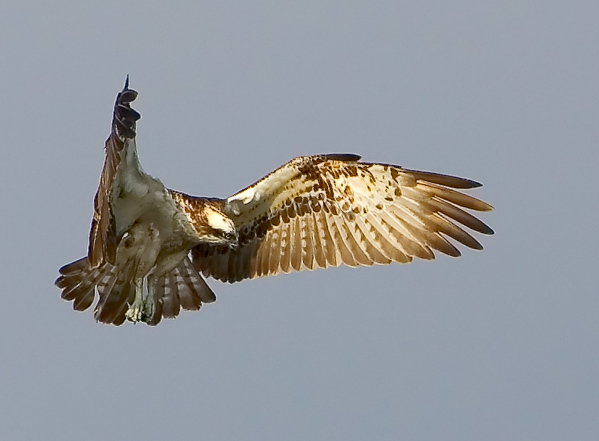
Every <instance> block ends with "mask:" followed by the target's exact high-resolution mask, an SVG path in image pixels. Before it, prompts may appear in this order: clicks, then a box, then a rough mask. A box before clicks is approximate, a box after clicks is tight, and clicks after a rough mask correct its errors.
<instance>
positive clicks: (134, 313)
mask: <svg viewBox="0 0 599 441" xmlns="http://www.w3.org/2000/svg"><path fill="white" fill-rule="evenodd" d="M128 83H129V81H128V79H127V82H126V83H125V87H124V89H123V91H121V92H120V93H119V94H118V96H117V99H116V103H115V106H114V113H113V120H112V130H111V133H110V136H109V137H108V139H107V140H106V156H105V162H104V168H103V170H102V175H101V178H100V185H99V187H98V191H97V193H96V197H95V200H94V216H93V220H92V225H91V231H90V238H89V248H88V254H87V256H86V257H84V258H82V259H79V260H77V261H75V262H72V263H70V264H68V265H65V266H64V267H62V268H61V269H60V274H61V275H60V277H59V278H58V279H57V280H56V285H57V286H58V287H59V288H61V289H62V298H63V299H65V300H68V301H72V302H73V308H74V309H76V310H81V311H82V310H85V309H87V308H89V307H90V306H91V305H92V303H93V302H94V300H95V299H96V297H97V298H98V301H97V303H96V306H95V312H94V317H95V318H96V320H98V321H100V322H103V323H111V324H115V325H120V324H122V323H123V322H124V321H125V320H126V319H128V320H130V321H132V322H139V321H142V322H145V323H147V324H150V325H156V324H158V323H159V322H160V320H161V319H162V317H166V318H172V317H176V316H177V315H178V314H179V312H180V310H181V309H184V310H197V309H200V307H201V305H202V304H203V303H210V302H213V301H214V300H216V297H215V295H214V293H213V292H212V290H211V289H210V287H209V286H208V285H207V283H206V282H205V280H204V278H203V277H202V274H203V275H204V276H206V277H214V278H215V279H219V280H222V281H225V282H238V281H241V280H243V279H251V278H255V277H265V276H274V275H277V274H281V273H289V272H292V271H303V270H306V269H309V270H312V269H316V268H327V267H330V266H339V265H341V264H344V265H348V266H360V265H373V264H388V263H391V262H399V263H407V262H410V261H411V260H412V259H413V258H414V257H417V258H421V259H434V257H435V254H434V251H435V250H436V251H439V252H441V253H444V254H447V255H449V256H453V257H456V256H459V255H460V251H459V250H458V248H456V246H455V245H454V243H453V242H458V243H460V244H462V245H464V246H466V247H469V248H473V249H482V246H481V245H480V243H479V242H478V241H477V240H476V239H475V238H474V237H473V236H472V234H471V232H469V231H467V230H466V229H468V230H472V231H475V232H478V233H482V234H493V230H491V228H489V227H488V226H487V225H486V224H484V223H483V222H481V221H480V220H479V219H477V218H476V217H474V216H473V215H472V214H470V213H469V212H468V211H466V210H474V211H489V210H491V209H492V207H491V206H490V205H489V204H487V203H486V202H483V201H481V200H479V199H476V198H474V197H472V196H469V195H467V194H466V193H464V192H462V191H460V190H464V189H470V188H474V187H479V186H480V184H479V183H477V182H475V181H471V180H469V179H464V178H458V177H454V176H447V175H442V174H437V173H429V172H422V171H416V170H409V169H404V168H401V167H399V166H395V165H389V164H377V163H366V162H360V156H358V155H353V154H326V155H316V156H302V157H298V158H295V159H293V160H291V161H289V162H288V163H287V164H285V165H283V166H282V167H280V168H278V169H277V170H275V171H273V172H272V173H270V174H269V175H267V176H266V177H264V178H262V179H261V180H259V181H258V182H256V183H254V184H252V185H250V186H249V187H247V188H245V189H244V190H242V191H240V192H238V193H236V194H234V195H233V196H230V197H228V198H226V199H218V198H205V197H194V196H189V195H187V194H185V193H181V192H178V191H174V190H170V189H168V188H166V187H165V186H164V185H163V184H162V183H161V182H160V181H159V180H158V179H155V178H153V177H151V176H149V175H148V174H146V173H145V172H144V171H143V169H142V167H141V165H140V162H139V158H138V156H137V147H136V143H135V136H136V122H137V120H139V119H140V115H139V113H137V112H136V111H135V110H133V109H132V108H131V105H130V103H131V102H132V101H134V100H135V98H136V97H137V92H135V91H134V90H132V89H129V84H128ZM465 228H466V229H465ZM450 239H451V240H450Z"/></svg>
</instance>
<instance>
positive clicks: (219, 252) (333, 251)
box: [192, 154, 493, 282]
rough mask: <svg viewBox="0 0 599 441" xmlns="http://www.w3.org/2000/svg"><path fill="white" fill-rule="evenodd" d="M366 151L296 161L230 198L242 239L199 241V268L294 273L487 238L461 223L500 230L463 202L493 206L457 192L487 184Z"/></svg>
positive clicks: (425, 253) (228, 207) (229, 273)
mask: <svg viewBox="0 0 599 441" xmlns="http://www.w3.org/2000/svg"><path fill="white" fill-rule="evenodd" d="M359 160H360V157H359V156H358V155H351V154H334V155H320V156H306V157H299V158H295V159H293V160H292V161H290V162H288V163H287V164H285V165H284V166H282V167H281V168H279V169H277V170H275V171H274V172H272V173H271V174H269V175H268V176H266V177H265V178H263V179H262V180H260V181H258V182H257V183H255V184H253V185H251V186H249V187H248V188H246V189H244V190H242V191H241V192H239V193H237V194H235V195H233V196H231V197H229V198H228V199H227V200H226V202H225V212H226V214H227V215H229V216H230V217H231V218H232V219H233V220H234V222H235V224H236V226H237V228H238V231H239V246H238V247H237V248H229V247H224V246H211V245H205V244H203V245H198V246H196V247H195V248H194V249H193V250H192V258H193V262H194V265H195V267H196V268H197V269H198V270H200V271H202V272H203V273H204V275H206V276H212V277H214V278H216V279H220V280H223V281H227V282H237V281H240V280H243V279H246V278H254V277H264V276H273V275H277V274H281V273H288V272H292V271H302V270H306V269H310V270H312V269H316V268H327V267H329V266H338V265H341V264H345V265H348V266H358V265H373V264H388V263H391V262H399V263H407V262H410V261H411V260H412V258H413V257H418V258H422V259H434V257H435V255H434V252H433V250H437V251H440V252H442V253H444V254H447V255H449V256H454V257H456V256H459V255H460V251H459V250H458V249H457V248H456V247H455V246H454V245H453V244H452V243H451V242H450V241H449V240H448V238H451V239H454V240H455V241H457V242H459V243H461V244H463V245H465V246H467V247H469V248H473V249H482V246H481V244H480V243H479V242H478V241H477V240H476V239H475V238H474V237H473V236H472V235H471V234H470V233H469V232H467V231H466V230H464V229H463V228H462V227H461V226H460V224H461V225H462V226H465V227H467V228H469V229H471V230H474V231H476V232H479V233H482V234H493V230H491V228H489V227H488V226H487V225H485V224H484V223H483V222H481V221H480V220H478V219H477V218H475V217H474V216H473V215H471V214H470V213H468V212H467V211H465V210H464V209H469V210H475V211H489V210H491V209H492V207H491V206H490V205H489V204H487V203H485V202H483V201H480V200H478V199H476V198H474V197H472V196H469V195H467V194H465V193H463V192H461V191H456V190H454V189H468V188H474V187H479V186H480V184H479V183H478V182H475V181H471V180H469V179H463V178H458V177H454V176H446V175H441V174H436V173H428V172H421V171H415V170H407V169H403V168H401V167H398V166H394V165H388V164H371V163H362V162H359Z"/></svg>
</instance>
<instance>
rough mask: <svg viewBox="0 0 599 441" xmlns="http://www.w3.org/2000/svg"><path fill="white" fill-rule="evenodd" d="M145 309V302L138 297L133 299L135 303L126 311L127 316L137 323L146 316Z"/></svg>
mask: <svg viewBox="0 0 599 441" xmlns="http://www.w3.org/2000/svg"><path fill="white" fill-rule="evenodd" d="M143 311H144V304H143V302H142V301H138V299H135V300H134V301H133V304H132V305H131V306H130V307H129V309H128V310H127V312H126V313H125V317H126V318H127V320H129V321H130V322H133V323H137V322H140V321H143V316H144V313H143Z"/></svg>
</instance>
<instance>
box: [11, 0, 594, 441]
mask: <svg viewBox="0 0 599 441" xmlns="http://www.w3.org/2000/svg"><path fill="white" fill-rule="evenodd" d="M89 3H91V2H77V1H54V2H40V1H31V2H8V4H5V5H3V7H2V14H1V15H0V60H1V61H0V78H1V80H2V81H0V98H1V103H2V105H1V106H0V127H1V131H2V143H1V145H2V147H1V148H2V153H3V155H2V158H3V159H2V161H0V180H1V184H2V188H3V189H4V191H3V192H2V196H1V200H2V206H3V209H2V212H1V214H0V219H1V225H2V228H1V229H0V243H1V244H2V248H1V250H2V251H1V252H0V263H1V265H0V268H1V270H0V271H1V272H2V280H3V287H2V298H3V314H2V315H3V319H2V321H1V322H0V354H1V355H0V357H1V359H2V361H1V362H0V415H1V416H0V421H1V422H0V438H2V439H6V440H32V439H61V440H64V441H69V440H82V439H85V440H92V441H93V440H106V439H116V440H119V439H131V438H134V439H135V438H142V437H143V438H146V439H181V440H186V439H206V440H241V439H243V440H270V439H272V440H281V439H285V440H332V439H342V440H348V441H350V440H364V439H376V440H397V439H406V440H433V439H443V440H460V441H463V440H477V441H479V440H485V441H487V440H498V441H499V440H502V441H503V440H544V441H547V440H564V439H577V440H596V439H599V380H598V379H597V373H598V372H599V351H597V347H598V346H597V345H598V341H599V296H598V286H599V283H598V282H599V276H598V272H599V271H598V269H599V268H597V249H598V245H599V234H598V233H597V231H596V225H597V223H598V220H599V209H598V208H597V200H598V197H597V195H596V193H597V184H596V179H594V178H595V176H596V174H597V168H598V166H599V153H598V147H597V141H598V139H599V133H598V132H599V130H598V127H599V124H598V119H597V118H598V116H599V106H598V103H599V57H598V56H597V42H598V41H599V27H598V26H597V20H598V17H599V3H597V2H593V1H589V2H582V1H573V2H548V1H525V0H518V1H503V2H480V1H463V0H456V1H452V2H442V1H419V2H400V1H378V2H372V1H369V2H366V1H363V2H358V1H351V2H343V1H335V0H318V1H313V0H303V1H301V2H298V1H293V2H287V1H279V2H273V1H255V2H247V1H226V0H218V1H199V2H198V1H193V2H192V1H190V2H181V1H173V2H141V1H130V2H116V1H104V2H96V4H95V5H90V4H89ZM167 5H168V6H167ZM126 74H130V75H131V85H132V87H133V88H134V89H136V90H138V91H139V93H140V96H139V99H138V101H137V102H136V106H135V108H136V109H137V110H138V111H139V112H141V114H142V115H143V118H142V120H141V121H140V123H139V126H138V133H139V136H138V146H139V151H140V156H141V160H142V163H143V165H144V168H145V169H146V171H147V172H149V173H150V174H152V175H154V176H157V177H159V178H160V179H161V180H162V181H163V182H164V183H165V184H166V185H167V186H169V187H170V188H174V189H178V190H182V191H185V192H188V193H192V194H198V195H211V196H221V197H224V196H228V195H230V194H232V193H233V192H235V191H237V190H239V189H241V188H243V187H244V186H246V185H248V184H250V183H252V182H254V181H255V180H257V179H258V178H260V177H262V176H263V175H264V174H266V173H267V172H269V171H271V170H272V169H274V168H275V167H277V166H279V165H281V164H283V163H284V162H286V161H287V160H288V159H290V158H292V157H294V156H299V155H305V154H313V153H324V152H351V153H361V154H362V155H363V156H364V158H365V159H366V160H368V161H382V162H388V163H395V164H399V165H403V166H406V167H409V168H418V169H424V170H429V171H436V172H443V173H449V174H455V175H458V176H464V177H469V178H472V179H476V180H480V181H481V182H483V183H484V187H483V188H482V189H479V190H477V191H475V193H474V194H475V195H476V196H478V197H481V198H483V199H485V200H487V201H488V202H490V203H492V204H493V205H494V206H495V208H496V210H495V211H494V212H493V213H490V214H485V215H483V220H484V221H485V222H488V223H489V224H490V225H491V226H492V227H493V228H494V229H495V231H496V235H495V236H493V237H482V238H481V240H482V242H483V244H484V245H485V250H484V251H483V252H474V251H470V250H467V251H465V252H464V256H463V257H461V258H460V259H450V258H445V257H441V258H439V259H438V260H437V261H435V262H416V263H413V264H411V265H404V266H400V265H394V266H385V267H375V268H363V269H348V268H339V269H331V270H327V271H316V272H312V273H301V274H293V275H287V276H281V277H277V278H272V279H265V280H257V281H250V282H244V283H242V284H237V285H225V284H221V283H219V282H215V281H209V283H210V284H211V286H212V287H213V289H214V291H215V292H216V294H217V297H218V301H217V302H216V303H215V304H212V305H208V306H206V307H205V308H203V309H202V311H200V312H199V313H183V314H182V316H180V317H179V319H177V320H174V321H172V320H168V321H163V323H161V325H160V326H158V327H156V328H150V327H147V326H143V325H137V326H133V325H129V324H127V325H125V326H121V327H118V328H116V327H109V326H104V325H100V324H96V323H95V322H94V320H93V315H92V313H91V311H87V312H85V313H77V312H73V311H72V310H71V305H70V304H68V303H66V302H64V301H62V300H61V299H60V293H59V290H58V289H56V288H55V287H54V286H53V281H54V279H55V278H56V276H57V269H58V267H60V266H61V265H63V264H65V263H67V262H70V261H72V260H75V259H77V258H79V257H81V256H83V255H84V254H85V252H86V248H87V235H88V229H89V224H90V220H91V214H92V200H93V195H94V192H95V190H96V187H97V184H98V180H99V174H100V170H101V167H102V161H103V145H104V140H105V139H106V136H107V135H108V132H109V128H110V119H111V111H112V105H113V102H114V98H115V96H116V93H117V92H118V91H119V90H120V89H121V88H122V85H123V81H124V79H125V75H126Z"/></svg>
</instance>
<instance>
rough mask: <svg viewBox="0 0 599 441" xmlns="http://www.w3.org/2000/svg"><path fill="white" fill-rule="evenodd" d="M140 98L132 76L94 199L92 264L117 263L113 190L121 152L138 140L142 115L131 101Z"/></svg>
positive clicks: (120, 96) (117, 113) (122, 96)
mask: <svg viewBox="0 0 599 441" xmlns="http://www.w3.org/2000/svg"><path fill="white" fill-rule="evenodd" d="M136 98H137V92H136V91H134V90H131V89H129V76H127V80H126V81H125V87H124V88H123V90H122V92H121V93H119V94H118V96H117V98H116V102H115V104H114V112H113V116H112V130H111V132H110V136H108V139H107V140H106V146H105V149H106V155H105V159H104V168H103V169H102V175H101V177H100V185H99V186H98V191H97V192H96V196H95V198H94V217H93V219H92V225H91V230H90V233H89V248H88V253H87V254H88V259H89V262H90V264H91V266H92V267H95V266H98V265H100V264H101V263H102V262H104V261H105V260H106V261H108V262H110V263H114V260H115V253H116V247H117V245H118V240H117V234H116V226H115V220H114V216H113V213H112V211H111V209H110V190H111V187H112V183H113V181H114V177H115V175H116V171H117V168H118V165H119V162H120V155H119V152H121V151H122V150H123V148H125V143H127V142H135V125H136V124H135V123H136V121H137V120H139V119H140V118H141V115H140V114H139V113H137V112H136V111H135V110H133V109H132V108H131V105H130V103H131V102H132V101H135V99H136Z"/></svg>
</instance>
